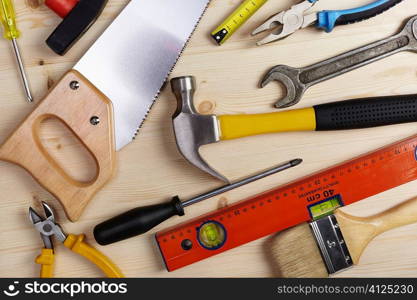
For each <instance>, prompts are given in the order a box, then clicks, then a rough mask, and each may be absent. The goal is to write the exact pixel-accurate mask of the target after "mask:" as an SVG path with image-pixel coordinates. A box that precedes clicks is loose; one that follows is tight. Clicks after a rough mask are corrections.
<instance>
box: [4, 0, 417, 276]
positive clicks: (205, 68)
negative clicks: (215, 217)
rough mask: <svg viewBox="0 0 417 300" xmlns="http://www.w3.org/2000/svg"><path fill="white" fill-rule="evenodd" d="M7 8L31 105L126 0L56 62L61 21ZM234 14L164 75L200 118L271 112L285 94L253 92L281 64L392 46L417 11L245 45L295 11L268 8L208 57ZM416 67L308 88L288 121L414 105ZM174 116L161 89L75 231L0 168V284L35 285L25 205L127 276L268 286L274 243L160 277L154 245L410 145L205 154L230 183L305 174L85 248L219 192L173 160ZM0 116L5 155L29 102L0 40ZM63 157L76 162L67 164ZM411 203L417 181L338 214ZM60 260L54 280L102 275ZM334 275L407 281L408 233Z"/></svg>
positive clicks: (204, 27) (414, 231) (343, 142)
mask: <svg viewBox="0 0 417 300" xmlns="http://www.w3.org/2000/svg"><path fill="white" fill-rule="evenodd" d="M135 1H139V0H135ZM14 2H15V3H16V10H17V15H18V23H19V25H20V27H21V30H22V32H23V35H22V38H21V39H20V40H19V43H20V46H21V50H22V53H23V57H24V61H25V65H26V68H27V72H28V76H29V79H30V82H31V86H32V89H33V92H34V96H35V98H36V100H37V101H39V100H40V99H41V98H42V97H43V96H44V95H45V94H46V93H47V90H48V88H49V87H50V86H51V85H52V84H53V83H54V82H56V81H57V80H59V78H60V77H61V76H62V75H63V74H64V73H65V72H66V71H67V70H69V69H70V68H71V66H72V65H73V64H74V63H75V62H76V61H77V60H78V59H79V58H80V57H81V55H82V53H84V52H85V51H86V49H87V48H88V47H89V45H91V44H92V43H93V41H94V39H95V38H96V37H97V36H98V35H99V33H100V32H102V31H103V29H104V28H105V27H106V26H107V25H108V24H109V23H110V22H111V20H112V19H113V18H114V17H115V16H116V15H117V13H118V12H119V11H120V10H121V8H122V7H123V6H124V5H125V4H126V3H127V2H128V1H127V0H110V1H109V4H108V6H107V8H106V9H105V11H104V13H103V15H102V16H101V18H100V19H99V20H98V22H97V23H96V25H94V26H93V28H92V29H91V30H90V31H89V32H88V33H87V34H86V35H85V36H84V37H83V38H82V39H81V40H80V41H79V42H78V43H77V44H76V46H75V47H74V48H73V49H72V50H71V51H70V52H69V53H68V54H67V55H66V56H64V57H60V56H57V55H55V54H54V53H53V52H52V51H50V50H49V48H47V46H46V45H45V43H44V40H45V39H46V37H47V36H48V35H49V34H50V33H51V32H52V30H53V28H55V27H56V26H57V24H58V23H59V22H60V19H59V18H58V17H57V16H55V15H54V14H53V13H52V12H51V11H49V10H48V9H47V8H45V6H44V5H43V4H42V1H40V0H25V1H21V0H19V1H14ZM240 2H241V1H240V0H228V1H226V0H213V1H212V3H211V4H210V7H209V9H208V10H207V12H206V14H205V16H204V18H203V19H202V21H201V23H200V25H199V27H198V29H197V31H196V32H195V34H194V35H193V37H192V39H191V41H190V43H189V45H188V47H187V48H186V51H185V52H184V54H183V56H182V58H181V59H180V61H179V63H178V65H177V66H176V68H175V70H174V72H173V74H172V76H177V75H194V76H196V77H197V81H198V91H197V94H196V107H197V108H198V109H199V111H200V112H202V113H216V114H226V113H228V114H237V113H263V112H272V111H275V110H274V109H273V108H272V104H273V103H274V102H275V100H276V99H277V98H278V97H280V96H281V94H282V90H281V88H280V87H279V85H275V84H271V85H269V86H268V87H266V88H264V89H259V88H258V87H257V84H258V82H259V80H260V78H261V76H262V75H263V74H264V72H265V71H266V70H268V69H269V68H270V67H271V66H273V65H276V64H287V65H290V66H294V67H301V66H305V65H309V64H312V63H315V62H318V61H319V60H322V59H326V58H329V57H332V56H334V55H336V54H339V53H341V52H344V51H346V50H350V49H353V48H355V47H358V46H362V45H364V44H367V43H369V42H373V41H376V40H379V39H382V38H385V37H388V36H390V35H391V34H394V33H396V32H397V31H398V30H399V29H400V27H401V25H402V24H403V21H404V20H406V19H408V18H409V17H411V16H413V15H415V14H417V6H416V3H415V0H405V1H404V2H403V3H401V4H399V5H398V6H397V7H395V8H393V9H391V10H389V11H388V12H386V13H384V14H383V15H380V16H378V17H376V18H373V19H371V20H368V21H365V22H362V23H358V24H353V25H349V26H344V27H340V28H337V29H336V30H335V31H334V32H333V33H331V34H326V33H323V32H319V31H316V30H315V29H314V28H309V29H305V30H302V31H300V32H298V33H297V34H295V35H293V36H291V37H289V38H287V39H285V40H283V41H281V42H279V43H275V44H271V45H267V46H264V47H256V46H255V45H254V43H255V41H256V39H257V38H254V37H251V36H250V35H249V33H250V32H251V30H253V29H254V27H256V25H257V24H259V23H260V22H261V21H262V20H264V19H265V18H267V17H268V16H269V15H271V14H272V13H274V12H278V11H280V10H283V9H286V8H288V7H289V6H290V5H291V4H294V3H295V2H296V1H290V0H281V1H276V0H272V1H269V2H267V3H266V4H265V6H264V7H263V8H262V9H261V10H260V11H259V12H258V13H257V14H256V15H255V16H254V17H252V18H251V19H250V20H249V22H248V23H247V24H246V25H245V26H244V27H242V28H241V30H240V31H239V32H238V33H236V34H235V35H234V36H233V37H232V38H231V39H230V40H229V41H228V42H227V43H226V44H225V45H223V46H221V47H218V46H215V45H214V44H213V42H212V41H211V39H210V38H209V37H208V34H209V32H210V31H211V30H212V29H213V28H214V27H216V26H217V25H218V23H220V22H221V21H222V20H223V19H224V17H225V16H227V15H228V14H229V13H230V12H231V11H233V9H234V8H235V7H236V6H237V5H238V4H239V3H240ZM369 2H370V0H339V1H330V0H323V1H320V3H319V4H318V5H317V7H316V9H317V10H320V9H336V8H349V7H353V6H356V5H362V4H366V3H369ZM115 42H116V41H115ZM144 42H145V41H144ZM120 46H121V47H122V46H123V45H120ZM416 55H417V54H416V53H411V52H403V53H399V54H396V55H394V56H392V57H389V58H387V59H385V60H382V61H379V62H377V63H374V64H372V65H369V66H366V67H363V68H362V69H359V70H356V71H354V72H351V73H349V74H346V75H344V76H341V77H338V78H335V79H333V80H330V81H327V82H324V83H321V84H319V85H317V86H314V87H312V88H311V89H310V90H308V91H307V93H306V94H305V96H304V98H303V100H302V101H301V103H299V104H298V105H297V106H296V107H293V108H301V107H307V106H311V105H314V104H318V103H325V102H330V101H337V100H343V99H350V98H359V97H366V96H382V95H394V94H407V93H416V92H417V56H416ZM115 88H117V87H115ZM175 105H176V104H175V99H174V97H173V95H172V94H171V93H170V91H169V89H165V90H164V91H163V93H162V95H161V96H160V98H159V100H158V101H157V104H156V105H155V106H154V108H153V110H152V112H151V113H150V115H149V118H148V120H147V121H146V123H145V125H144V127H143V128H142V130H141V132H140V135H139V136H138V138H137V139H136V141H134V142H133V143H132V144H130V145H129V146H127V147H126V148H124V149H123V150H122V151H120V152H119V155H118V168H117V171H116V174H115V176H114V178H113V179H112V181H111V182H110V183H109V184H108V185H107V186H106V187H105V188H104V189H103V190H102V191H100V192H99V194H98V195H97V196H96V197H95V199H94V200H93V201H92V202H91V203H90V205H89V206H88V207H87V209H86V211H85V213H84V214H83V215H82V217H81V219H80V220H79V221H78V222H77V223H70V222H69V221H68V220H67V219H66V217H65V215H64V213H63V210H62V209H61V207H60V206H59V204H58V202H57V201H56V200H55V199H53V197H52V196H51V195H50V194H49V193H47V192H46V191H45V190H44V189H42V188H41V187H40V186H39V185H38V184H37V183H36V182H35V181H34V180H33V179H32V178H31V177H30V176H29V175H28V174H27V173H26V172H25V171H23V170H22V169H20V168H19V167H17V166H14V165H11V164H8V163H4V162H0V174H1V176H0V191H1V201H0V228H1V231H0V270H1V271H0V276H1V277H36V276H38V274H39V266H37V265H35V263H34V262H33V261H34V259H35V257H36V256H37V255H38V254H39V252H40V249H41V247H42V242H41V239H40V238H39V234H37V232H36V231H35V230H34V228H33V227H32V226H31V224H30V222H29V220H28V217H27V212H28V207H29V206H34V207H35V208H38V209H39V208H40V206H39V201H40V200H44V201H47V202H48V203H50V204H51V205H53V207H54V208H55V209H56V211H57V213H58V218H59V221H60V223H61V225H62V226H63V228H64V229H65V231H66V232H68V233H86V234H87V238H88V240H89V242H90V243H91V244H93V245H94V246H97V247H98V248H99V249H100V250H102V251H103V252H105V253H106V254H108V255H109V256H110V257H111V258H112V259H113V260H114V261H115V262H116V263H117V264H118V265H119V266H120V267H121V269H122V270H123V271H124V272H125V274H126V275H127V276H129V277H272V276H275V275H276V274H274V271H273V270H274V268H273V266H272V261H271V259H270V257H269V256H268V247H269V243H270V237H267V238H263V239H260V240H257V241H254V242H252V243H249V244H247V245H244V246H242V247H239V248H237V249H233V250H231V251H228V252H226V253H223V254H221V255H218V256H215V257H213V258H210V259H207V260H205V261H202V262H199V263H196V264H194V265H191V266H188V267H185V268H183V269H181V270H178V271H175V272H173V273H168V272H167V271H166V270H165V269H164V266H163V262H162V259H161V257H160V255H159V253H158V249H157V246H156V244H155V242H154V238H153V233H154V232H155V231H157V230H161V229H163V228H166V227H167V226H171V225H174V224H177V223H179V222H181V221H185V220H187V219H190V218H193V217H196V216H199V215H201V214H203V213H206V212H209V211H212V210H214V209H217V208H218V207H222V206H224V205H226V204H230V203H233V202H235V201H238V200H241V199H243V198H246V197H249V196H251V195H255V194H257V193H259V192H262V191H265V190H268V189H271V188H273V187H276V186H278V185H281V184H284V183H286V182H289V181H291V180H294V179H297V178H299V177H301V176H305V175H308V174H310V173H312V172H314V171H317V170H320V169H323V168H325V167H328V166H331V165H333V164H335V163H338V162H341V161H343V160H346V159H350V158H353V157H355V156H357V155H359V154H361V153H364V152H366V151H369V150H373V149H376V148H378V147H381V146H384V145H387V144H389V143H392V142H394V141H397V140H400V139H403V138H406V137H409V136H411V135H413V134H415V133H416V132H417V130H416V125H415V124H405V125H395V126H389V127H383V128H382V127H381V128H373V129H364V130H356V131H342V132H320V133H317V132H300V133H284V134H270V135H264V136H257V137H250V138H244V139H240V140H234V141H227V142H222V143H218V144H216V145H209V146H205V147H204V148H203V149H202V154H203V156H204V157H205V158H206V159H207V161H209V162H210V164H212V166H214V167H215V168H216V169H218V170H219V171H220V172H222V173H223V174H225V175H226V176H227V177H228V178H230V179H231V180H236V179H239V178H242V177H245V176H247V175H250V174H254V173H256V172H259V171H260V170H264V169H266V168H269V167H271V166H272V165H277V164H279V163H280V162H284V161H287V160H289V159H292V158H297V157H301V158H303V159H304V163H303V164H302V165H301V166H299V167H297V168H293V169H291V170H289V171H286V172H284V173H280V174H276V175H273V176H271V177H269V178H266V179H263V180H261V181H259V182H256V183H253V184H250V185H248V186H246V187H243V188H240V189H238V190H235V191H232V192H229V193H227V194H224V195H222V196H221V197H215V198H214V199H211V200H208V201H205V202H204V203H200V204H197V205H194V206H193V207H190V208H189V209H187V216H185V217H183V218H182V219H180V218H179V217H178V218H173V219H172V220H170V221H169V222H166V223H164V224H163V225H160V226H158V227H157V228H156V229H155V230H154V231H153V232H150V233H148V234H146V235H144V236H142V237H137V238H133V239H130V240H126V241H123V242H120V243H117V244H114V245H110V246H105V247H100V246H98V245H97V244H96V243H95V241H94V238H93V236H92V229H93V227H94V225H96V224H98V223H100V222H102V221H103V220H106V219H108V218H109V217H111V216H114V215H116V214H119V213H121V212H124V211H126V210H128V209H131V208H134V207H137V206H143V205H149V204H154V203H159V202H164V201H167V200H168V199H170V198H171V197H172V196H174V195H180V196H181V197H182V198H183V199H187V198H188V197H191V196H193V195H197V194H200V193H203V192H205V191H207V190H209V189H211V188H214V187H217V186H219V185H221V182H219V181H217V180H216V179H214V178H212V177H210V176H209V175H207V174H205V173H203V172H201V171H199V170H198V169H196V168H194V167H192V166H190V165H189V164H188V163H187V162H186V161H185V160H184V159H183V158H182V157H181V156H180V154H179V153H178V150H177V148H176V145H175V142H174V138H173V134H172V128H171V115H172V113H173V111H174V110H175ZM0 107H1V113H0V142H2V141H4V140H5V138H6V137H7V136H8V135H9V134H10V133H11V132H12V130H13V129H14V128H15V127H16V126H17V125H18V124H19V123H20V122H21V121H22V120H23V118H24V117H25V115H26V114H28V113H29V112H30V111H31V110H32V109H33V107H34V105H31V104H28V103H26V102H25V98H24V95H23V91H22V87H21V84H20V81H19V77H18V74H17V69H16V65H15V62H14V57H13V53H12V49H11V45H10V44H9V43H8V42H7V41H6V40H3V39H2V40H0ZM63 109H65V107H63ZM58 127H59V126H57V124H56V123H54V122H50V124H47V125H45V128H43V129H42V140H43V142H44V144H45V145H46V146H47V147H48V149H50V151H51V152H54V155H57V157H58V158H59V159H63V158H64V160H65V166H66V167H68V168H70V169H71V172H73V174H75V175H74V176H79V178H86V177H88V176H90V175H91V170H90V168H88V164H86V163H84V160H83V158H81V157H80V156H79V155H78V154H77V153H78V152H77V151H76V149H77V148H76V142H75V141H74V140H73V139H71V138H70V135H69V134H68V133H65V134H64V133H63V132H62V130H61V129H59V128H58ZM57 128H58V129H57ZM58 133H59V134H58ZM73 152H74V153H76V154H74V155H72V154H71V153H73ZM28 155H30V153H28ZM358 188H360V187H358ZM415 196H417V182H411V183H409V184H406V185H403V186H401V187H398V188H395V189H393V190H390V191H388V192H385V193H382V194H379V195H377V196H374V197H372V198H369V199H366V200H364V201H361V202H359V203H357V204H354V205H351V206H349V207H346V208H344V209H346V210H347V211H349V212H352V213H355V214H357V215H360V216H366V215H370V214H373V213H376V212H380V211H382V210H385V209H387V208H389V207H391V206H392V205H394V204H397V203H400V202H402V201H404V200H407V199H410V198H412V197H415ZM56 253H57V258H56V272H55V274H56V276H57V277H96V276H102V274H101V273H100V271H99V270H97V269H96V268H95V267H94V266H93V265H91V264H90V263H89V262H87V261H85V260H84V259H82V258H80V257H78V256H77V255H75V254H73V253H71V252H70V251H68V250H67V249H65V248H63V246H62V245H59V244H58V243H56ZM337 276H353V277H364V276H377V277H385V276H386V277H392V276H401V277H415V276H417V224H414V225H409V226H406V227H403V228H399V229H396V230H392V231H390V232H387V233H385V234H383V235H381V236H379V237H377V238H376V239H375V240H374V241H373V242H372V243H371V244H370V245H369V247H368V248H367V250H366V251H365V253H364V254H363V256H362V258H361V261H360V264H359V265H358V266H355V267H354V268H351V269H350V270H348V271H346V272H344V273H340V274H338V275H337Z"/></svg>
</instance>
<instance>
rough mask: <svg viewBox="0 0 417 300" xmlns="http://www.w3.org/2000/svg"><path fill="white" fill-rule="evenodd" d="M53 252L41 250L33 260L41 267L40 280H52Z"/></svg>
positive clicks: (51, 250)
mask: <svg viewBox="0 0 417 300" xmlns="http://www.w3.org/2000/svg"><path fill="white" fill-rule="evenodd" d="M54 260H55V256H54V250H53V249H46V248H44V249H42V252H41V255H39V256H38V257H37V258H36V259H35V263H37V264H38V265H41V274H40V278H52V276H53V272H54Z"/></svg>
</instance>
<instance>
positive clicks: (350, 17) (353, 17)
mask: <svg viewBox="0 0 417 300" xmlns="http://www.w3.org/2000/svg"><path fill="white" fill-rule="evenodd" d="M402 1H403V0H390V1H388V2H386V3H384V4H381V5H379V6H378V7H375V8H372V9H368V10H365V11H361V12H358V13H352V14H347V15H343V16H340V17H339V18H338V19H337V21H336V25H347V24H352V23H356V22H360V21H364V20H367V19H370V18H373V17H375V16H377V15H379V14H382V13H383V12H385V11H387V10H388V9H390V8H392V7H394V6H395V5H397V4H398V3H400V2H402Z"/></svg>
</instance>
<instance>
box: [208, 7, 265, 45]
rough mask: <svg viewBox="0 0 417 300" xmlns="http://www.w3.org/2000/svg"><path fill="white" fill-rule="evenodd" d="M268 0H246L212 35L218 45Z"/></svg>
mask: <svg viewBox="0 0 417 300" xmlns="http://www.w3.org/2000/svg"><path fill="white" fill-rule="evenodd" d="M266 1H268V0H245V1H244V2H243V3H242V4H241V5H240V6H239V7H238V8H237V9H236V10H235V11H234V12H233V13H232V14H231V15H230V16H229V17H227V19H226V20H225V21H224V22H223V23H222V24H221V25H220V26H218V27H217V28H216V29H215V30H214V31H213V32H212V33H211V36H212V37H213V38H214V40H215V41H216V43H217V44H218V45H222V44H223V43H224V42H226V41H227V40H228V39H229V38H230V37H231V36H232V35H233V33H235V31H236V30H238V29H239V27H240V26H242V25H243V24H244V23H245V22H246V21H247V20H248V19H249V18H250V17H251V16H253V14H254V13H256V12H257V11H258V9H260V8H261V7H262V5H264V4H265V2H266Z"/></svg>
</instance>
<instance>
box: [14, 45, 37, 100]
mask: <svg viewBox="0 0 417 300" xmlns="http://www.w3.org/2000/svg"><path fill="white" fill-rule="evenodd" d="M12 45H13V51H14V53H15V56H16V61H17V66H18V68H19V73H20V78H21V79H22V83H23V88H24V89H25V94H26V99H27V101H28V102H33V97H32V93H31V92H30V87H29V82H28V79H27V76H26V71H25V67H24V66H23V61H22V56H21V55H20V50H19V46H18V44H17V40H16V39H12Z"/></svg>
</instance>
